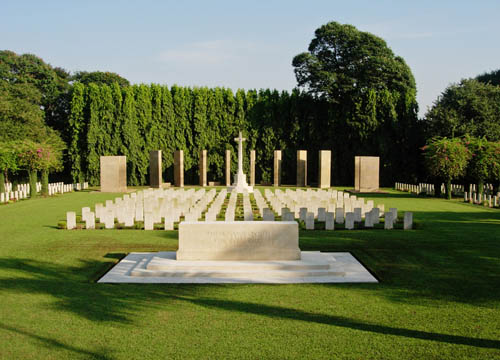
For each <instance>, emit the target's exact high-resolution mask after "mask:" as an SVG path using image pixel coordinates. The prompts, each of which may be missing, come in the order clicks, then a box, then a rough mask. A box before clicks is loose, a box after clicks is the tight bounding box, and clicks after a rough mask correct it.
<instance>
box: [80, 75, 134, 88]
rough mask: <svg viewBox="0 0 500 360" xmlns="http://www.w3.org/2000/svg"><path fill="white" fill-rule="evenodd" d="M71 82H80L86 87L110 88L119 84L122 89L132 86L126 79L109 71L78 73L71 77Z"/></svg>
mask: <svg viewBox="0 0 500 360" xmlns="http://www.w3.org/2000/svg"><path fill="white" fill-rule="evenodd" d="M71 80H73V81H78V82H80V83H82V84H86V85H88V84H90V83H96V84H106V85H109V86H111V85H113V84H114V83H117V84H118V85H119V86H121V87H123V86H129V85H130V82H129V81H128V80H127V79H125V78H124V77H121V76H120V75H118V74H116V73H113V72H108V71H92V72H88V71H77V72H76V73H75V74H74V75H72V76H71Z"/></svg>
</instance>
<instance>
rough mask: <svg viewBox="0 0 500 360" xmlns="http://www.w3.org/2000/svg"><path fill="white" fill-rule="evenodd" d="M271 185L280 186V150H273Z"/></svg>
mask: <svg viewBox="0 0 500 360" xmlns="http://www.w3.org/2000/svg"><path fill="white" fill-rule="evenodd" d="M273 168H274V170H273V186H281V150H274V167H273Z"/></svg>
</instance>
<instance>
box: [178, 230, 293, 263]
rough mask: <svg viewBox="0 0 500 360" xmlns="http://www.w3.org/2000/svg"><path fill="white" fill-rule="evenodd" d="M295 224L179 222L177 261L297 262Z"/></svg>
mask: <svg viewBox="0 0 500 360" xmlns="http://www.w3.org/2000/svg"><path fill="white" fill-rule="evenodd" d="M299 259H300V249H299V231H298V224H297V223H296V222H268V221H248V222H242V221H240V222H235V223H230V224H228V223H222V222H182V223H180V224H179V250H178V251H177V260H299Z"/></svg>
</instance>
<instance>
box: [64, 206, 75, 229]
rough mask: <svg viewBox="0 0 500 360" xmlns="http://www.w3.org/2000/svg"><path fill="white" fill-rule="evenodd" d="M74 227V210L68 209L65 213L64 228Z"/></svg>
mask: <svg viewBox="0 0 500 360" xmlns="http://www.w3.org/2000/svg"><path fill="white" fill-rule="evenodd" d="M74 228H76V212H74V211H68V212H67V213H66V229H68V230H72V229H74Z"/></svg>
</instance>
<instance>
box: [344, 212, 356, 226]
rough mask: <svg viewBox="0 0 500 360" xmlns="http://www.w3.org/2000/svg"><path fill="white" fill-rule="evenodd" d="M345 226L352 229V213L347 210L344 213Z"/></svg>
mask: <svg viewBox="0 0 500 360" xmlns="http://www.w3.org/2000/svg"><path fill="white" fill-rule="evenodd" d="M345 228H346V229H347V230H352V229H354V213H353V212H348V213H346V214H345Z"/></svg>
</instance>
